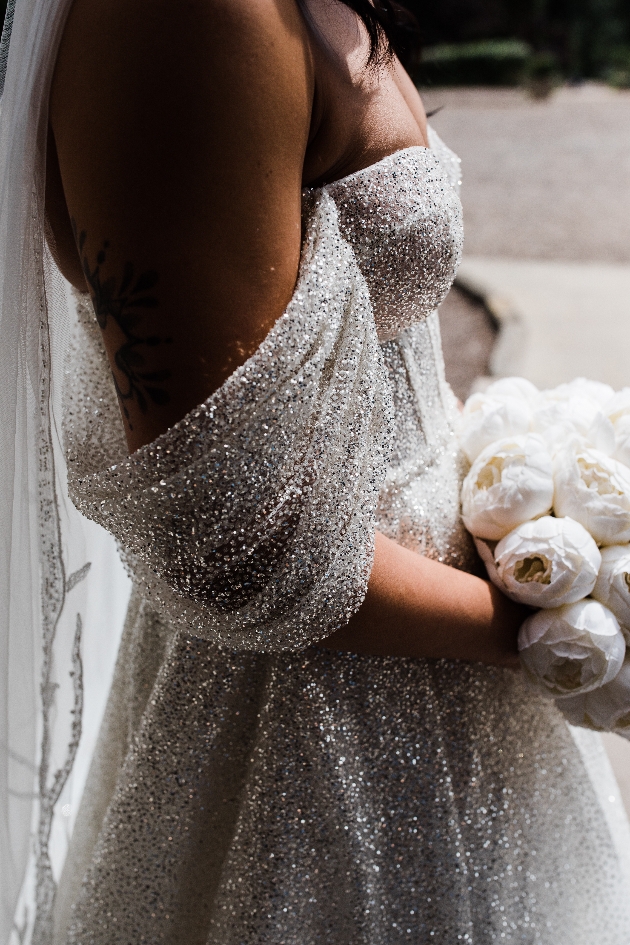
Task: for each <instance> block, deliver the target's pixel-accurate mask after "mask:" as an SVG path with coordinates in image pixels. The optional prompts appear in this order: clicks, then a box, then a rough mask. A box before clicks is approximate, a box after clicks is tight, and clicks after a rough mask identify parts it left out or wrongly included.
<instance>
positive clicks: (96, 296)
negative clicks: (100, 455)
mask: <svg viewBox="0 0 630 945" xmlns="http://www.w3.org/2000/svg"><path fill="white" fill-rule="evenodd" d="M72 228H73V230H74V237H75V240H76V243H77V247H78V250H79V255H80V257H81V264H82V266H83V273H84V275H85V279H86V281H87V284H88V287H89V290H90V294H91V296H92V304H93V305H94V312H95V314H96V319H97V321H98V324H99V326H100V328H101V330H103V331H104V330H105V328H106V327H107V323H108V320H109V319H110V318H111V319H112V320H113V321H114V322H115V323H116V325H117V326H118V328H119V330H120V331H121V332H122V335H123V337H124V341H123V342H122V344H121V346H120V347H119V348H118V350H117V351H116V353H115V355H114V362H115V364H116V367H117V368H118V371H119V372H120V375H121V377H122V378H123V379H124V380H120V381H119V379H118V378H117V377H116V375H115V374H114V373H113V372H112V374H113V376H114V384H115V386H116V393H117V394H118V399H119V401H120V405H121V408H122V412H123V414H124V416H125V419H126V421H127V423H128V425H129V429H133V427H132V425H131V421H130V419H129V411H128V410H127V406H126V403H125V401H129V400H130V401H132V402H135V403H137V405H138V407H139V408H140V410H141V411H142V412H143V413H146V412H147V410H148V409H149V402H153V403H154V404H157V405H162V404H166V403H168V402H169V400H170V395H169V393H168V391H167V390H165V389H164V386H163V385H164V382H165V381H167V380H168V379H169V377H170V376H171V372H170V371H169V370H168V369H164V370H159V371H147V370H145V356H144V353H143V348H144V347H145V346H146V347H149V348H155V347H156V346H157V345H160V344H168V343H169V342H170V341H171V339H170V338H160V337H159V336H158V335H148V336H145V335H142V334H139V328H140V325H141V323H142V318H143V310H146V309H150V308H157V305H158V301H157V298H156V297H155V295H153V294H152V293H151V290H152V289H153V288H154V287H155V285H156V284H157V281H158V276H157V273H156V272H153V271H152V270H148V271H147V272H144V273H142V275H140V276H138V277H137V278H136V276H135V272H134V266H133V263H131V262H128V263H126V264H125V267H124V270H123V275H122V279H121V280H120V283H118V281H117V280H116V278H115V276H109V277H108V278H107V279H103V278H102V277H101V266H102V265H103V264H104V263H105V260H106V252H107V249H108V248H109V243H108V242H105V243H103V248H102V249H101V250H100V252H99V253H98V255H97V257H96V266H95V268H92V267H91V266H90V263H89V260H88V258H87V256H86V255H85V253H84V248H85V242H86V238H87V233H86V231H85V230H82V231H81V232H79V231H78V229H77V225H76V222H75V221H74V220H72Z"/></svg>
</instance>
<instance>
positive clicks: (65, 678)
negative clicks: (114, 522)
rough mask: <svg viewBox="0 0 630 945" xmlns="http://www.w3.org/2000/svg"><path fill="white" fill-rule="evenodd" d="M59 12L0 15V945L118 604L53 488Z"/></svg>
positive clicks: (68, 759) (33, 912) (102, 662)
mask: <svg viewBox="0 0 630 945" xmlns="http://www.w3.org/2000/svg"><path fill="white" fill-rule="evenodd" d="M70 4H71V0H9V8H8V11H7V16H6V19H5V27H4V30H3V35H2V44H1V47H0V88H2V87H3V92H2V98H1V100H0V582H1V584H0V648H1V650H0V868H1V870H2V875H1V882H0V887H1V895H2V909H1V912H0V945H5V943H12V945H14V943H15V945H17V943H21V945H26V943H31V942H32V943H37V945H50V942H51V941H52V910H53V906H54V899H55V892H56V887H57V882H58V880H59V876H60V873H61V869H62V865H63V860H64V857H65V852H66V850H67V846H68V841H69V838H70V835H71V828H72V824H73V821H74V817H75V816H76V810H77V807H78V801H79V799H80V794H81V791H82V786H83V784H84V783H85V777H86V774H87V768H88V766H89V759H90V755H91V751H92V748H93V745H94V741H95V734H96V732H97V730H98V725H99V721H100V716H101V715H102V711H103V706H104V700H105V698H106V694H107V690H108V686H109V681H110V677H111V668H112V663H113V659H114V657H115V652H116V647H117V644H118V640H119V636H120V627H121V625H122V620H123V617H124V610H125V607H126V602H127V598H128V593H129V584H128V580H127V578H126V576H125V575H124V573H123V572H122V571H121V566H120V563H119V561H118V557H117V553H116V550H115V548H114V546H113V543H112V540H111V539H110V538H109V536H107V535H106V533H105V532H103V531H102V530H101V529H99V528H98V526H96V525H94V524H93V523H88V522H87V521H86V520H85V519H83V518H82V517H81V516H80V515H79V513H78V512H76V510H75V509H74V507H73V506H72V505H71V503H70V502H69V500H68V498H67V491H66V483H65V467H64V460H63V451H62V442H61V439H62V434H61V416H60V414H61V392H62V382H63V376H64V371H65V370H66V369H67V366H66V364H65V356H66V352H67V350H68V346H69V345H68V342H69V335H70V331H71V326H72V305H71V297H70V293H69V292H68V286H67V284H66V283H65V282H64V280H63V278H62V277H61V275H60V274H59V272H58V270H56V267H55V265H54V263H53V261H52V257H51V255H50V252H49V250H48V247H47V245H46V240H45V227H44V184H45V156H46V135H47V118H48V95H49V88H50V81H51V76H52V70H53V68H54V63H55V57H56V53H57V48H58V43H59V39H60V35H61V31H62V29H63V25H64V22H65V18H66V16H67V13H68V10H69V8H70ZM9 39H10V42H9ZM88 589H89V594H88Z"/></svg>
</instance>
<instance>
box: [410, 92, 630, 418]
mask: <svg viewBox="0 0 630 945" xmlns="http://www.w3.org/2000/svg"><path fill="white" fill-rule="evenodd" d="M422 97H423V99H424V103H425V106H426V108H427V110H431V109H434V108H439V107H441V109H442V110H441V111H440V112H439V113H438V114H436V115H435V116H434V117H433V118H432V119H431V123H432V124H433V126H434V127H435V129H436V131H437V132H438V133H439V134H440V135H441V137H442V138H443V139H444V140H445V141H446V142H447V144H448V145H449V146H450V147H452V148H453V150H454V151H456V152H457V153H458V154H459V156H460V157H461V159H462V176H463V182H464V183H463V188H462V202H463V205H464V224H465V231H466V238H465V244H464V252H465V253H467V254H469V255H474V256H503V257H511V258H516V259H551V260H554V259H555V260H574V261H597V262H618V263H630V91H616V90H614V89H610V88H608V87H606V86H599V85H583V86H580V87H577V88H562V89H559V90H558V91H556V92H555V93H554V94H553V95H552V96H551V97H550V98H549V99H547V100H545V101H542V102H537V101H533V100H532V99H531V98H530V97H529V96H528V95H527V94H526V93H525V92H523V91H521V90H519V89H432V90H429V91H427V90H424V91H423V92H422ZM440 318H441V324H442V336H443V343H444V354H445V360H446V370H447V377H448V378H449V380H450V381H451V384H452V385H453V387H454V389H455V390H456V392H457V394H458V396H459V397H460V398H462V399H464V398H465V397H466V395H467V393H468V391H469V389H470V385H471V384H472V382H473V381H474V379H475V377H476V376H477V375H478V374H485V373H487V361H488V356H489V353H490V350H491V347H492V344H493V340H494V330H493V328H492V326H491V325H490V322H489V321H488V319H487V317H486V316H485V315H484V312H483V308H482V307H481V306H479V305H475V304H473V303H471V302H470V300H468V299H467V298H466V297H465V296H463V295H462V294H461V293H459V292H458V291H457V289H453V290H452V291H451V293H450V295H449V296H448V298H447V299H446V301H445V302H444V304H443V305H442V307H441V309H440Z"/></svg>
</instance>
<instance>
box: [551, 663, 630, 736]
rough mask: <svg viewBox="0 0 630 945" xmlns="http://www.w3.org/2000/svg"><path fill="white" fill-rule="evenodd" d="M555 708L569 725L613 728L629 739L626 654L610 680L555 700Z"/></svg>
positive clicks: (629, 669)
mask: <svg viewBox="0 0 630 945" xmlns="http://www.w3.org/2000/svg"><path fill="white" fill-rule="evenodd" d="M557 705H558V708H559V709H560V711H561V712H562V714H563V715H564V717H565V718H566V720H567V722H570V723H571V725H578V726H580V727H581V728H590V729H594V730H595V731H596V732H615V733H616V734H617V735H622V736H623V737H624V738H627V739H630V658H629V657H626V659H625V660H624V663H623V666H622V667H621V669H620V670H619V672H618V673H617V675H616V676H615V678H614V679H613V680H611V682H609V683H606V685H605V686H600V687H599V688H598V689H593V690H591V692H585V693H583V694H582V695H579V696H569V697H568V698H566V697H565V698H564V699H559V700H558V703H557Z"/></svg>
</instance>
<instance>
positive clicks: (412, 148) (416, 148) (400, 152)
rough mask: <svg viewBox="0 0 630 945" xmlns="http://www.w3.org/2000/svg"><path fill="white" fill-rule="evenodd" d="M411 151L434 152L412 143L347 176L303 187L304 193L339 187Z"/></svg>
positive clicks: (431, 149)
mask: <svg viewBox="0 0 630 945" xmlns="http://www.w3.org/2000/svg"><path fill="white" fill-rule="evenodd" d="M410 151H424V152H426V153H428V154H433V153H434V149H433V148H428V147H426V146H425V145H423V144H410V145H408V147H406V148H399V149H398V150H397V151H392V152H391V154H386V155H385V157H382V158H380V159H379V160H378V161H374V163H373V164H367V165H366V166H365V167H361V168H359V170H358V171H353V172H352V174H346V175H345V177H340V178H339V179H338V180H333V181H330V182H329V183H328V184H321V185H320V186H319V187H303V188H302V193H305V192H308V193H316V192H317V191H319V190H327V189H328V188H329V187H337V186H338V185H339V184H347V183H348V182H349V181H352V180H354V179H355V178H357V177H359V176H360V175H361V174H366V173H367V172H368V171H373V170H374V169H375V168H377V167H380V166H381V164H385V162H386V161H391V159H392V158H395V157H399V156H400V155H403V154H407V153H408V152H410Z"/></svg>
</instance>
